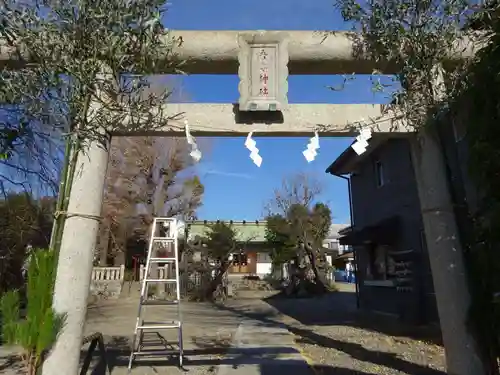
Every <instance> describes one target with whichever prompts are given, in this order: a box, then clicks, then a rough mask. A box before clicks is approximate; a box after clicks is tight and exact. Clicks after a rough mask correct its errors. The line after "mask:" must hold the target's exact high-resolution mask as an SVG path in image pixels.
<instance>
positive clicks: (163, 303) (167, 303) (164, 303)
mask: <svg viewBox="0 0 500 375" xmlns="http://www.w3.org/2000/svg"><path fill="white" fill-rule="evenodd" d="M178 304H179V301H178V300H174V301H162V300H157V299H150V300H145V301H142V302H141V305H143V306H172V305H178Z"/></svg>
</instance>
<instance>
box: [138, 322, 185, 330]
mask: <svg viewBox="0 0 500 375" xmlns="http://www.w3.org/2000/svg"><path fill="white" fill-rule="evenodd" d="M180 326H181V323H180V322H172V323H170V324H166V323H155V324H153V323H149V324H144V323H143V325H141V326H137V329H138V330H140V329H141V330H143V331H146V330H148V329H172V328H180Z"/></svg>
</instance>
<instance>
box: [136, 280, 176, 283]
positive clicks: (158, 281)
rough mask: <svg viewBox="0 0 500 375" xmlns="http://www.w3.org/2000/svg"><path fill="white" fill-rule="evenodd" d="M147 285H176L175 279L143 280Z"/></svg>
mask: <svg viewBox="0 0 500 375" xmlns="http://www.w3.org/2000/svg"><path fill="white" fill-rule="evenodd" d="M142 281H145V282H147V283H176V282H177V279H143V280H142Z"/></svg>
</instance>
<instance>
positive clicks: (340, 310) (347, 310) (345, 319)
mask: <svg viewBox="0 0 500 375" xmlns="http://www.w3.org/2000/svg"><path fill="white" fill-rule="evenodd" d="M352 294H353V293H343V292H335V293H332V294H331V295H328V296H324V297H321V298H308V299H298V298H295V299H289V298H284V297H281V296H276V297H272V298H268V299H266V300H265V302H267V303H268V304H269V305H270V306H272V307H273V308H274V309H272V310H274V312H273V311H272V310H271V311H269V312H268V314H265V313H264V311H262V312H260V313H259V312H252V311H246V310H245V308H238V306H228V305H217V308H219V309H222V310H228V311H231V312H232V313H234V314H239V315H241V316H243V317H245V318H250V319H256V320H260V321H261V322H263V323H264V324H268V325H283V322H281V321H279V317H280V315H281V314H284V315H287V316H289V317H292V318H294V319H296V320H297V321H298V322H300V323H301V325H300V326H299V325H294V324H285V326H286V328H287V329H288V330H289V331H290V332H291V333H293V334H294V335H295V336H296V342H297V343H307V344H313V345H317V346H320V347H324V348H332V349H335V350H338V351H340V352H344V353H346V354H348V355H349V356H350V357H352V358H353V359H357V360H360V361H363V362H369V363H372V364H374V365H378V366H385V367H388V368H391V369H394V370H398V371H401V372H402V373H406V374H422V375H444V374H445V373H444V372H442V371H439V370H435V369H432V368H429V367H426V366H422V365H419V364H416V363H412V362H409V361H406V360H404V359H402V358H400V357H398V356H397V355H396V354H393V353H388V352H384V351H377V350H371V349H367V348H364V347H363V346H362V345H359V344H356V343H350V342H345V341H340V340H336V339H333V338H330V337H326V336H323V335H320V334H317V333H315V332H313V331H312V330H311V329H308V328H307V326H308V325H311V326H313V325H329V326H335V325H338V326H339V327H340V326H349V327H355V328H360V329H367V330H372V331H377V332H381V333H383V334H386V335H394V336H406V334H407V333H410V331H411V328H406V330H407V331H404V332H402V331H400V330H399V331H397V330H396V329H395V328H394V327H393V328H390V327H389V326H385V325H383V324H388V323H389V322H388V321H384V322H382V320H380V321H379V319H376V318H375V317H372V319H371V320H370V319H369V318H370V317H369V315H368V314H360V313H358V312H357V311H356V307H355V306H356V305H355V300H354V301H351V297H354V298H355V296H352ZM351 302H352V303H353V304H354V306H353V305H352V303H351ZM306 305H307V307H306ZM311 312H314V313H313V314H312V313H311ZM306 314H308V315H306ZM310 315H314V317H313V318H311V317H310ZM301 318H302V319H301ZM392 324H393V325H398V324H394V321H392ZM403 328H404V327H403V325H401V327H400V329H401V330H402V329H403ZM396 333H397V334H396ZM406 337H408V336H406ZM317 367H318V366H316V367H315V369H318V370H322V371H323V372H322V373H321V374H362V373H360V372H359V371H354V370H350V369H347V368H344V369H342V368H335V367H328V366H327V367H326V368H324V369H320V368H317ZM319 367H321V366H319ZM262 374H266V373H265V372H262ZM268 374H271V372H268Z"/></svg>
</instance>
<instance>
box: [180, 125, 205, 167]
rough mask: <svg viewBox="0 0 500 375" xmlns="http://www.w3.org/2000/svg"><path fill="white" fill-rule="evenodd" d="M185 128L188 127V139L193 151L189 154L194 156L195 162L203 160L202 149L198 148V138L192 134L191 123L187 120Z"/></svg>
mask: <svg viewBox="0 0 500 375" xmlns="http://www.w3.org/2000/svg"><path fill="white" fill-rule="evenodd" d="M184 125H185V129H186V140H187V143H188V144H189V145H190V146H191V152H190V153H189V155H190V156H191V157H192V158H193V160H194V161H195V162H199V161H200V160H201V155H202V154H201V151H200V150H199V149H198V145H197V144H196V139H195V138H194V137H193V136H192V135H191V132H190V131H189V124H188V122H187V121H184Z"/></svg>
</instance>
